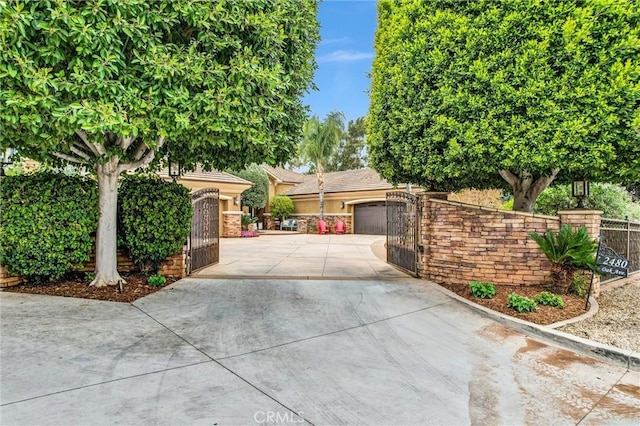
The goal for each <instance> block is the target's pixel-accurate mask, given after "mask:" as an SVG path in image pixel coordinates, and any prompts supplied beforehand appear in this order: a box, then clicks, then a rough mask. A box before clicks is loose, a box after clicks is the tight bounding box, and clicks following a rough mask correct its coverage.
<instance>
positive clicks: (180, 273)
mask: <svg viewBox="0 0 640 426" xmlns="http://www.w3.org/2000/svg"><path fill="white" fill-rule="evenodd" d="M158 273H159V274H160V275H165V276H168V277H174V278H184V277H186V276H187V255H186V254H185V253H176V254H174V255H173V256H169V257H167V258H166V259H165V260H163V261H162V264H161V265H160V270H159V271H158Z"/></svg>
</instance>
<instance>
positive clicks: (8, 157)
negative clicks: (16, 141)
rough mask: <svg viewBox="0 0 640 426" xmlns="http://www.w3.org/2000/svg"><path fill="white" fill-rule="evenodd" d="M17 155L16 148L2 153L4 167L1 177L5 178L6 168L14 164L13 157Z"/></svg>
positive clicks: (0, 172)
mask: <svg viewBox="0 0 640 426" xmlns="http://www.w3.org/2000/svg"><path fill="white" fill-rule="evenodd" d="M15 153H16V150H15V149H14V148H7V149H5V150H4V152H3V153H2V158H1V160H2V167H0V177H3V176H4V167H5V166H10V165H12V164H13V160H12V159H13V155H14V154H15Z"/></svg>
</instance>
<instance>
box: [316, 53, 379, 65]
mask: <svg viewBox="0 0 640 426" xmlns="http://www.w3.org/2000/svg"><path fill="white" fill-rule="evenodd" d="M373 56H374V55H373V53H372V52H351V51H347V50H336V51H334V52H331V53H328V54H326V55H322V56H320V57H318V63H321V62H351V61H361V60H363V59H371V58H373Z"/></svg>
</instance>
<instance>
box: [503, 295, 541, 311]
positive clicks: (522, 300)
mask: <svg viewBox="0 0 640 426" xmlns="http://www.w3.org/2000/svg"><path fill="white" fill-rule="evenodd" d="M507 307H509V308H512V309H515V310H516V311H518V312H520V313H522V312H535V311H536V309H538V305H537V304H536V302H535V301H533V300H531V299H529V298H528V297H525V296H520V295H519V294H517V293H511V294H510V295H509V297H508V300H507Z"/></svg>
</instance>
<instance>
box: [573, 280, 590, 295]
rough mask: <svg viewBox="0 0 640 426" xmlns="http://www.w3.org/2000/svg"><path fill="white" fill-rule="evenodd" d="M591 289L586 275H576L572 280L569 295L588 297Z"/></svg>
mask: <svg viewBox="0 0 640 426" xmlns="http://www.w3.org/2000/svg"><path fill="white" fill-rule="evenodd" d="M588 289H589V278H588V277H587V276H585V275H575V276H574V277H573V279H572V280H571V286H570V287H569V293H571V294H575V295H576V296H578V297H586V296H587V291H588Z"/></svg>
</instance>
